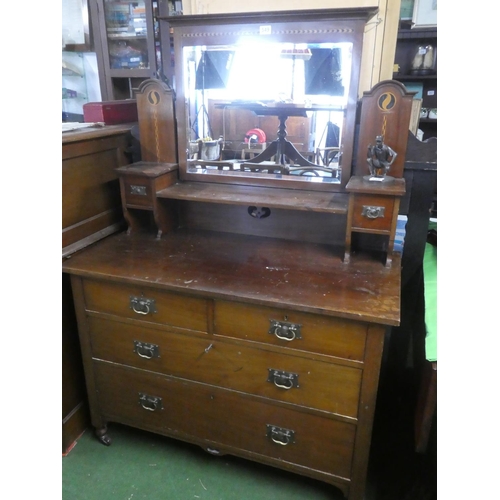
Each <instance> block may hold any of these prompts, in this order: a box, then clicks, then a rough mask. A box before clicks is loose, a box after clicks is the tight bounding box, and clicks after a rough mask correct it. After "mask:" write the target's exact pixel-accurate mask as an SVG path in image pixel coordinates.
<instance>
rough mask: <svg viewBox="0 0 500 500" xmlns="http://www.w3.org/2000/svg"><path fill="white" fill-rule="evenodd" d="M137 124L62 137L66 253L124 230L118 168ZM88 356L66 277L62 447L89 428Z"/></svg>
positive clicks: (63, 236)
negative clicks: (85, 371) (85, 358)
mask: <svg viewBox="0 0 500 500" xmlns="http://www.w3.org/2000/svg"><path fill="white" fill-rule="evenodd" d="M130 129H131V125H130V124H126V125H114V126H109V127H104V128H98V129H94V128H91V129H81V130H78V131H74V132H65V133H64V134H63V136H62V202H63V205H62V216H63V219H62V246H63V249H62V255H63V258H67V257H69V256H70V255H72V254H74V253H75V252H77V251H78V250H81V249H82V248H84V247H86V246H88V245H90V244H92V243H95V242H96V241H98V240H100V239H102V238H104V237H105V236H107V235H110V234H112V233H114V232H117V231H119V230H121V229H123V226H124V224H123V222H124V221H123V212H122V207H121V203H120V190H119V183H118V178H117V175H116V172H115V170H114V169H115V168H116V167H118V166H120V165H124V164H126V163H129V161H130V160H129V159H128V157H127V156H126V154H125V150H126V149H127V147H128V145H129V142H130V141H129V134H130ZM88 425H89V413H88V405H87V395H86V388H85V381H84V376H83V365H82V356H81V352H80V344H79V341H78V328H77V324H76V317H75V312H74V304H73V296H72V292H71V285H70V280H69V276H68V275H67V274H63V276H62V450H63V453H65V452H67V451H68V450H69V449H70V447H71V445H72V444H73V443H74V441H75V440H76V438H77V437H78V436H79V435H80V434H81V433H82V432H83V431H84V430H85V429H86V428H87V427H88Z"/></svg>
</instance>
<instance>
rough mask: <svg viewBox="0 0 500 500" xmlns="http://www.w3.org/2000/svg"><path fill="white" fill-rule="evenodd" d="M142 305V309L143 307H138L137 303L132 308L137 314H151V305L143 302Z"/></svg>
mask: <svg viewBox="0 0 500 500" xmlns="http://www.w3.org/2000/svg"><path fill="white" fill-rule="evenodd" d="M141 307H142V308H143V309H142V310H141V309H137V308H136V306H135V304H134V305H133V306H132V310H133V311H134V312H135V313H137V314H149V306H148V304H141Z"/></svg>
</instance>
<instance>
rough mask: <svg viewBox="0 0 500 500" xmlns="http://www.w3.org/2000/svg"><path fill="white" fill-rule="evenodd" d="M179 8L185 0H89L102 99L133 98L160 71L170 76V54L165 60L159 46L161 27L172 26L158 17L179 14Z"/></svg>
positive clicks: (167, 28)
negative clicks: (90, 1)
mask: <svg viewBox="0 0 500 500" xmlns="http://www.w3.org/2000/svg"><path fill="white" fill-rule="evenodd" d="M179 8H182V2H173V1H171V0H96V1H95V2H92V3H91V4H90V10H91V18H92V25H93V35H94V43H95V50H96V53H97V58H98V64H99V75H100V81H101V94H102V100H103V101H112V100H120V99H133V98H134V97H135V91H136V90H137V89H138V87H139V85H140V84H141V83H142V82H143V81H144V80H147V79H149V78H154V77H156V76H157V75H158V72H160V71H161V72H162V74H164V75H165V76H166V77H167V78H169V76H171V74H172V73H173V69H172V68H171V62H170V57H168V59H167V58H164V60H162V55H161V49H160V30H166V31H169V30H170V27H169V25H168V22H165V21H158V17H160V16H170V15H173V14H174V13H175V14H177V12H178V9H179ZM180 12H181V11H180ZM163 68H165V70H163Z"/></svg>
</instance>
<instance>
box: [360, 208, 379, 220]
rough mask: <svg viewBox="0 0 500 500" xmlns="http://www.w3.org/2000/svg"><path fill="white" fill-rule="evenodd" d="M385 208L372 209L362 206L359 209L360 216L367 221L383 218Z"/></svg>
mask: <svg viewBox="0 0 500 500" xmlns="http://www.w3.org/2000/svg"><path fill="white" fill-rule="evenodd" d="M384 214H385V207H373V206H370V205H363V208H362V209H361V215H362V216H363V217H368V219H378V218H379V217H384Z"/></svg>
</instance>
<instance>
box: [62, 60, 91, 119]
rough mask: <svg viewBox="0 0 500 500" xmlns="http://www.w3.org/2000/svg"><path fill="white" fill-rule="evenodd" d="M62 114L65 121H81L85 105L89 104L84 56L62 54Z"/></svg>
mask: <svg viewBox="0 0 500 500" xmlns="http://www.w3.org/2000/svg"><path fill="white" fill-rule="evenodd" d="M61 87H62V113H63V121H80V120H81V119H82V118H83V105H84V104H85V103H86V102H88V88H87V78H86V69H85V61H84V54H83V53H82V52H65V51H63V53H62V84H61Z"/></svg>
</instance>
